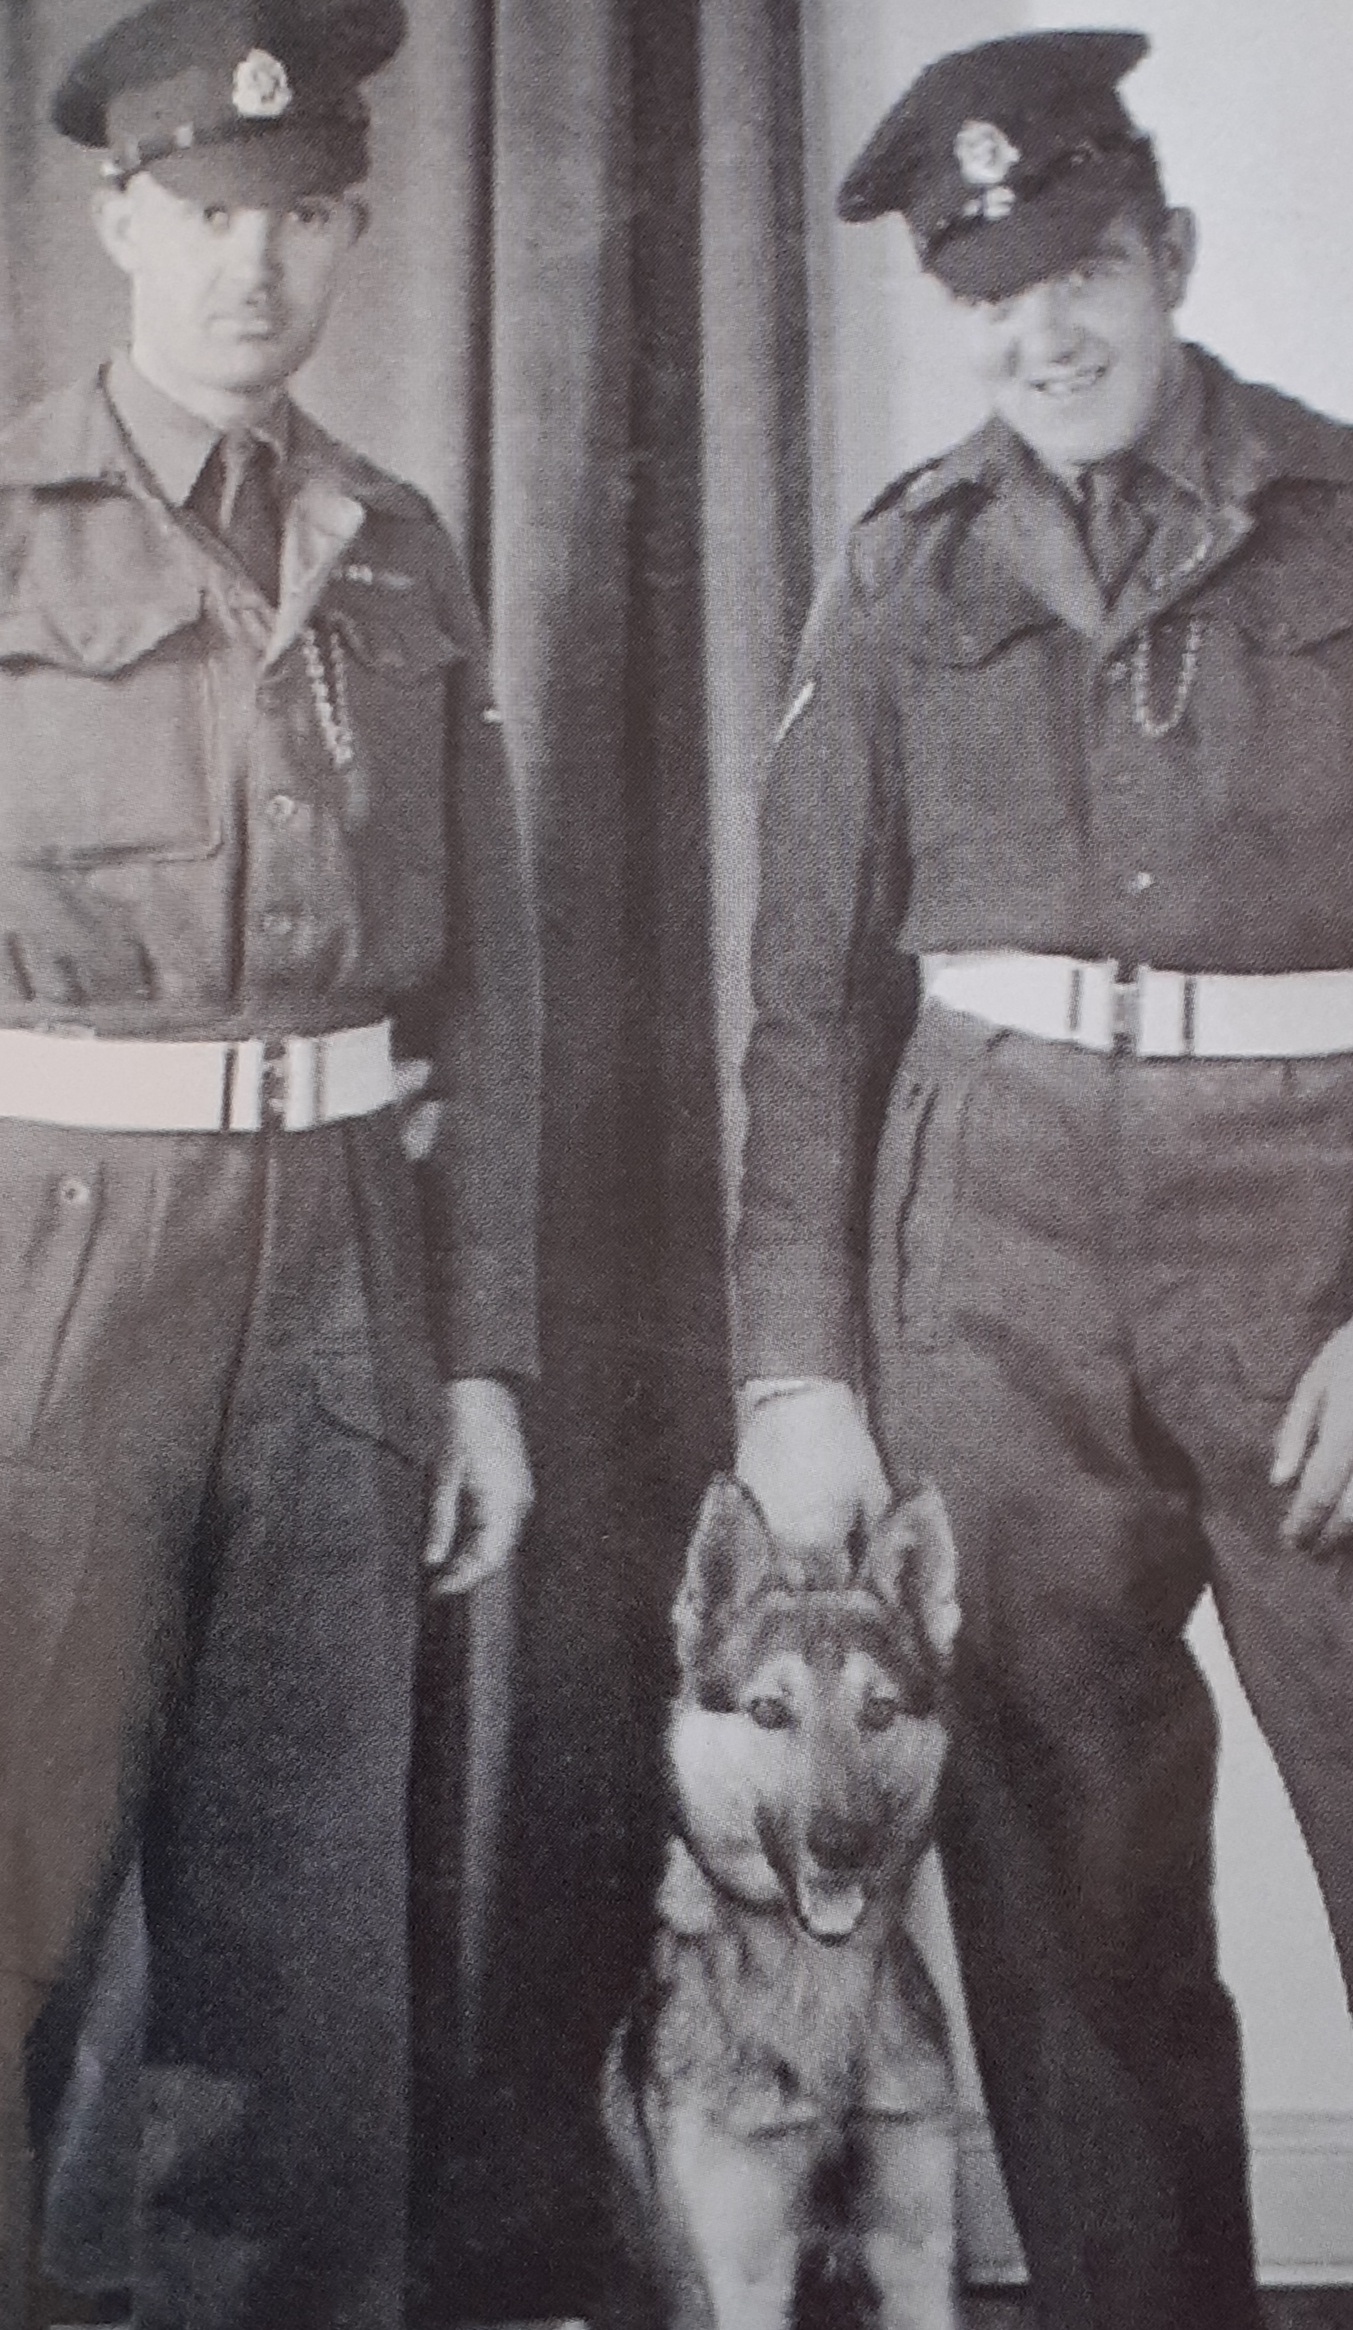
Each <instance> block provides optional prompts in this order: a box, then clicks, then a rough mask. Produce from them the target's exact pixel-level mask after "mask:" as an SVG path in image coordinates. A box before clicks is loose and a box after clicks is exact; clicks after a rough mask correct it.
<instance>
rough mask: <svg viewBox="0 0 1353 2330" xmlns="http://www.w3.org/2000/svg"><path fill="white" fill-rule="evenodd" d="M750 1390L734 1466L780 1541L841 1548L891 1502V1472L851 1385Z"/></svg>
mask: <svg viewBox="0 0 1353 2330" xmlns="http://www.w3.org/2000/svg"><path fill="white" fill-rule="evenodd" d="M757 1391H758V1387H757V1386H755V1385H753V1386H751V1387H749V1392H750V1397H749V1408H750V1413H749V1414H748V1417H747V1421H746V1423H745V1425H744V1427H743V1431H742V1435H741V1438H740V1440H739V1442H738V1454H737V1465H736V1471H737V1476H738V1479H739V1480H740V1481H741V1482H742V1483H743V1485H744V1486H745V1487H746V1488H749V1489H750V1490H751V1492H752V1495H753V1496H754V1497H755V1498H756V1501H757V1503H758V1505H759V1506H760V1507H761V1510H762V1512H763V1513H764V1514H765V1516H766V1519H767V1521H768V1523H769V1524H770V1527H771V1530H772V1531H773V1533H774V1535H775V1536H776V1537H778V1538H779V1539H780V1540H781V1542H782V1543H784V1544H786V1545H794V1546H801V1547H808V1546H832V1545H840V1544H842V1543H843V1542H844V1540H845V1539H846V1537H847V1536H848V1535H849V1534H850V1531H851V1529H852V1527H853V1526H854V1524H855V1523H856V1521H860V1520H863V1521H864V1522H866V1523H868V1522H870V1521H876V1520H877V1519H878V1517H879V1515H880V1514H881V1513H883V1512H884V1511H886V1509H887V1507H888V1504H889V1503H890V1501H891V1491H890V1490H889V1487H888V1479H887V1475H886V1474H885V1472H884V1470H883V1465H882V1463H881V1462H880V1459H879V1453H878V1450H877V1448H876V1447H875V1446H874V1443H873V1440H872V1439H871V1437H870V1434H869V1428H868V1426H867V1424H866V1423H865V1420H864V1417H863V1415H862V1414H861V1411H860V1404H859V1401H858V1400H857V1399H856V1397H855V1394H854V1392H853V1391H852V1390H851V1388H850V1385H849V1384H846V1383H830V1382H828V1381H827V1380H826V1379H825V1378H822V1379H815V1380H814V1381H812V1382H808V1383H804V1384H800V1385H797V1386H796V1387H795V1388H794V1389H792V1390H785V1391H776V1392H771V1393H770V1394H769V1396H765V1395H764V1394H763V1396H762V1397H760V1398H758V1397H757V1396H756V1395H757Z"/></svg>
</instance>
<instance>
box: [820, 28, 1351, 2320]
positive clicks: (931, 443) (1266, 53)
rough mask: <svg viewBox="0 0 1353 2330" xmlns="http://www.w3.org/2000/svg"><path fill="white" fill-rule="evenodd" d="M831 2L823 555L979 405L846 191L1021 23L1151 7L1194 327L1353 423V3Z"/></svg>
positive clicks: (1274, 1932)
mask: <svg viewBox="0 0 1353 2330" xmlns="http://www.w3.org/2000/svg"><path fill="white" fill-rule="evenodd" d="M808 19H809V30H808V40H809V57H810V68H811V69H810V83H811V88H812V92H813V100H814V101H813V105H812V108H811V111H810V122H811V126H812V130H813V139H812V151H811V154H810V163H809V172H810V195H811V203H810V214H811V216H812V217H813V218H814V219H815V220H816V221H817V244H816V248H815V252H814V257H813V274H812V282H813V292H814V323H815V333H814V340H815V351H816V353H815V379H814V416H815V429H816V451H817V457H818V458H817V469H818V488H817V507H816V509H815V524H816V530H817V538H818V548H819V553H820V555H825V554H826V552H827V551H828V550H829V548H830V546H831V544H832V542H833V541H834V540H835V539H836V537H837V535H838V534H839V531H840V529H841V526H842V525H843V524H844V523H845V522H846V521H847V520H848V518H849V517H850V516H851V515H852V514H853V513H854V512H855V511H857V510H858V509H859V508H861V507H862V506H863V505H864V503H865V502H867V501H868V500H869V499H870V498H871V496H872V495H873V494H874V493H875V492H876V491H877V490H878V488H879V487H880V486H881V485H882V484H883V483H884V482H885V480H886V479H887V478H889V477H891V476H893V475H895V474H896V472H897V471H898V470H899V469H901V468H903V467H905V466H907V465H908V464H909V463H912V462H915V461H917V460H919V459H922V458H924V457H925V456H927V455H928V454H930V453H932V452H934V451H937V450H938V449H939V448H940V447H941V446H943V445H945V444H948V443H950V442H951V441H952V440H953V439H954V437H956V436H957V435H959V434H961V433H962V432H963V430H964V429H966V428H967V427H968V426H970V425H971V424H972V423H973V422H974V421H975V420H976V419H978V418H979V417H980V405H979V404H978V402H977V400H976V397H975V395H974V392H973V391H972V389H971V387H970V385H969V384H968V382H967V381H966V379H965V377H964V374H963V369H962V363H961V356H960V349H959V343H958V338H957V332H956V327H955V322H954V318H953V315H952V313H951V311H950V309H949V307H948V305H947V303H946V301H945V298H944V295H943V294H942V293H941V292H940V291H939V290H938V288H937V287H936V286H934V285H933V284H931V283H929V282H928V281H926V280H925V279H923V278H922V277H921V276H920V275H919V273H918V271H917V269H916V266H915V263H914V261H913V259H912V257H911V255H910V250H909V247H908V244H907V238H906V235H905V231H904V230H903V229H902V227H901V226H900V224H899V223H898V222H896V221H886V222H880V223H879V224H877V225H873V226H870V227H865V228H861V227H852V228H846V227H841V226H839V225H836V224H835V223H833V222H832V221H831V218H830V209H831V194H832V189H833V187H834V185H835V183H836V181H837V179H838V178H839V176H840V174H841V171H842V169H843V168H844V167H845V165H846V163H847V162H848V161H849V160H850V158H851V157H852V155H853V153H854V152H855V151H856V150H857V148H858V146H859V145H860V143H861V142H862V141H863V139H864V137H865V136H866V135H867V134H868V132H869V131H870V130H871V129H872V127H873V125H874V123H875V121H876V120H877V118H878V117H879V115H880V114H881V113H882V112H883V110H884V109H885V107H886V106H887V105H888V104H889V103H890V102H891V101H892V99H893V97H894V96H895V95H897V94H898V93H899V92H900V91H901V89H902V88H903V87H904V86H905V85H906V83H907V81H908V80H909V79H910V78H911V77H912V76H913V75H914V74H915V73H916V72H917V71H918V70H919V69H920V68H921V67H922V66H923V65H924V64H926V63H927V62H929V60H930V59H931V58H932V57H934V56H936V55H938V54H940V53H941V51H943V50H946V49H951V48H959V47H966V46H968V45H970V44H971V43H973V42H976V41H979V40H985V39H989V38H994V37H996V36H998V35H1000V34H1002V33H1007V32H1017V31H1022V30H1028V29H1032V28H1034V27H1036V26H1052V25H1075V24H1103V25H1110V26H1117V25H1120V24H1123V23H1130V24H1133V25H1138V26H1140V27H1141V29H1142V30H1144V31H1146V32H1147V33H1149V34H1150V35H1151V37H1152V41H1153V53H1152V55H1151V56H1150V57H1149V58H1148V59H1147V60H1146V62H1145V63H1144V64H1143V65H1142V66H1141V67H1140V68H1139V70H1138V71H1137V72H1136V74H1135V75H1134V76H1133V77H1132V80H1131V81H1130V83H1129V84H1128V85H1127V91H1126V94H1127V96H1128V98H1129V101H1130V103H1131V105H1132V107H1133V109H1134V111H1135V112H1136V114H1137V116H1138V118H1139V119H1140V120H1141V121H1142V122H1143V124H1144V125H1145V126H1146V127H1148V128H1149V129H1150V130H1151V131H1152V132H1153V133H1154V134H1155V136H1156V138H1157V140H1158V144H1159V148H1160V151H1161V156H1162V160H1163V163H1164V168H1165V176H1166V181H1167V185H1168V186H1169V188H1170V190H1171V192H1172V194H1173V195H1174V198H1175V199H1176V200H1178V201H1181V202H1187V203H1189V204H1191V205H1192V206H1194V207H1195V209H1196V210H1197V212H1198V214H1199V218H1200V226H1201V259H1200V265H1199V271H1198V275H1197V278H1196V281H1195V285H1194V288H1193V289H1192V290H1191V292H1190V295H1189V298H1188V302H1187V305H1186V309H1185V312H1184V316H1183V328H1184V330H1185V332H1186V334H1188V335H1189V336H1192V337H1196V338H1199V339H1201V340H1204V341H1206V342H1208V343H1209V344H1210V345H1212V346H1213V347H1215V348H1216V349H1217V351H1218V353H1219V354H1221V355H1223V356H1224V357H1225V358H1226V359H1227V360H1228V361H1229V362H1230V363H1232V364H1233V365H1234V366H1235V368H1236V369H1237V370H1238V371H1240V372H1242V373H1247V374H1250V375H1253V376H1255V377H1260V378H1267V379H1272V380H1274V381H1275V382H1276V383H1277V384H1278V385H1279V386H1281V387H1284V388H1287V389H1289V390H1293V391H1295V392H1296V393H1297V394H1299V395H1302V396H1305V397H1307V398H1308V399H1309V400H1310V401H1312V402H1314V403H1317V404H1320V405H1323V406H1325V407H1326V408H1327V409H1330V410H1332V411H1335V412H1339V413H1341V414H1343V415H1344V416H1345V417H1347V418H1350V419H1353V301H1350V299H1349V297H1348V290H1349V285H1348V283H1347V281H1346V280H1345V277H1346V276H1347V275H1348V272H1349V262H1348V260H1347V257H1346V238H1345V235H1344V232H1343V227H1344V221H1345V219H1346V217H1347V215H1348V209H1349V190H1348V163H1347V135H1346V125H1345V113H1346V104H1347V91H1348V89H1349V87H1350V86H1353V11H1350V10H1348V9H1345V8H1343V7H1338V6H1335V5H1332V4H1331V0H1286V4H1285V5H1284V7H1283V8H1281V9H1274V8H1273V7H1272V5H1271V0H1133V4H1132V5H1131V6H1130V7H1124V6H1122V5H1121V0H1065V4H1064V0H1043V4H1041V5H1040V4H1039V0H1023V4H1021V0H911V4H909V5H906V6H904V5H902V4H901V0H814V5H813V6H811V7H810V9H809V11H808ZM1195 1632H1196V1640H1197V1644H1198V1648H1199V1652H1200V1655H1201V1657H1202V1658H1203V1661H1204V1664H1205V1665H1206V1667H1207V1670H1208V1672H1209V1675H1210V1677H1211V1678H1212V1681H1213V1684H1214V1687H1215V1689H1216V1692H1217V1695H1218V1699H1219V1702H1220V1705H1221V1709H1222V1717H1223V1740H1224V1746H1223V1767H1222V1788H1221V1803H1220V1808H1219V1819H1218V1849H1219V1896H1220V1911H1221V1926H1222V1947H1223V1958H1224V1964H1225V1968H1226V1972H1227V1975H1228V1978H1229V1979H1230V1981H1231V1983H1232V1986H1233V1988H1234V1990H1235V1993H1236V1996H1237V1999H1238V2001H1239V2004H1240V2008H1241V2014H1242V2020H1243V2024H1244V2031H1245V2046H1246V2064H1247V2102H1248V2109H1249V2115H1250V2123H1251V2134H1252V2139H1253V2143H1254V2154H1255V2189H1256V2209H1257V2214H1258V2219H1259V2230H1260V2239H1261V2249H1262V2253H1263V2262H1264V2266H1265V2270H1266V2272H1267V2274H1268V2276H1269V2278H1270V2279H1286V2280H1296V2279H1323V2278H1344V2279H1348V2278H1353V2037H1350V2034H1349V2027H1348V2022H1347V2019H1346V2015H1345V2011H1344V2001H1343V1995H1342V1989H1341V1985H1340V1981H1339V1976H1338V1972H1337V1969H1336V1966H1335V1962H1334V1956H1333V1950H1332V1945H1331V1943H1330V1940H1329V1934H1328V1929H1327V1927H1326V1923H1325V1919H1324V1915H1323V1911H1322V1909H1321V1905H1320V1901H1319V1897H1318V1894H1317V1890H1316V1885H1315V1880H1314V1877H1313V1874H1312V1872H1311V1869H1310V1865H1309V1862H1308V1861H1307V1858H1306V1855H1305V1851H1304V1848H1303V1846H1302V1844H1301V1840H1300V1837H1299V1835H1298V1833H1297V1829H1296V1824H1295V1821H1294V1820H1293V1818H1292V1815H1291V1813H1290V1811H1289V1809H1288V1806H1287V1803H1286V1799H1285V1797H1284V1794H1283V1790H1282V1787H1281V1783H1280V1782H1279V1780H1278V1777H1277V1774H1276V1771H1275V1769H1274V1767H1273V1764H1272V1761H1271V1759H1270V1758H1269V1756H1268V1753H1267V1750H1266V1748H1265V1747H1264V1744H1263V1741H1262V1739H1261V1738H1260V1736H1259V1734H1258V1731H1257V1728H1256V1726H1255V1724H1254V1722H1253V1719H1252V1717H1251V1715H1250V1713H1249V1710H1248V1707H1247V1706H1246V1704H1245V1701H1244V1699H1243V1695H1242V1693H1241V1691H1240V1688H1239V1685H1238V1683H1237V1682H1236V1680H1235V1677H1234V1673H1233V1672H1232V1670H1231V1668H1230V1664H1229V1661H1228V1659H1227V1657H1226V1654H1225V1650H1224V1647H1223V1645H1222V1644H1221V1642H1220V1639H1219V1633H1218V1629H1217V1627H1216V1622H1215V1619H1214V1617H1213V1615H1212V1613H1211V1612H1210V1610H1206V1611H1204V1612H1203V1614H1202V1616H1201V1618H1200V1621H1199V1623H1198V1626H1197V1628H1196V1630H1195ZM969 2079H970V2082H971V2074H970V2073H969ZM968 2093H969V2100H970V2101H972V2100H974V2097H975V2091H974V2089H973V2087H972V2085H971V2083H970V2084H969V2089H968ZM969 2149H970V2162H969V2165H970V2169H971V2170H972V2171H973V2173H972V2176H971V2178H970V2215H971V2230H970V2238H971V2239H972V2241H973V2243H974V2245H975V2247H976V2250H977V2252H978V2254H979V2257H980V2258H981V2259H982V2261H983V2262H985V2263H987V2264H995V2265H997V2266H999V2265H1001V2264H1002V2263H1008V2262H1009V2261H1010V2257H1011V2251H1010V2248H1009V2236H1008V2233H1007V2232H1005V2231H1003V2230H1002V2228H1001V2225H1000V2221H999V2212H998V2210H997V2208H996V2206H995V2203H994V2201H993V2199H992V2196H991V2192H990V2190H989V2189H987V2179H986V2177H985V2173H984V2158H983V2155H982V2152H981V2147H980V2144H978V2145H976V2146H975V2147H974V2146H973V2145H971V2144H970V2147H969Z"/></svg>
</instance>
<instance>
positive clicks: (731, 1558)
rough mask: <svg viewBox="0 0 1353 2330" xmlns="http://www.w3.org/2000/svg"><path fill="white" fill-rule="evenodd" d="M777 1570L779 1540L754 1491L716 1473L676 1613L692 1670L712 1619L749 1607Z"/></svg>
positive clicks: (679, 1640)
mask: <svg viewBox="0 0 1353 2330" xmlns="http://www.w3.org/2000/svg"><path fill="white" fill-rule="evenodd" d="M775 1567H776V1552H775V1540H774V1538H773V1537H772V1536H771V1533H770V1530H769V1529H768V1527H767V1526H766V1520H765V1516H764V1514H763V1513H762V1511H761V1507H760V1506H759V1505H758V1503H757V1501H756V1499H755V1497H754V1496H753V1495H752V1493H751V1491H750V1489H745V1488H744V1487H743V1485H742V1483H741V1481H735V1480H734V1479H733V1478H732V1477H731V1475H730V1474H728V1473H716V1475H715V1477H714V1479H713V1480H712V1481H711V1482H710V1484H709V1487H708V1488H707V1489H706V1491H705V1501H704V1503H703V1504H702V1506H701V1507H700V1518H699V1520H698V1521H697V1522H696V1524H695V1534H694V1536H693V1537H692V1539H691V1542H690V1545H689V1547H688V1549H687V1553H686V1574H685V1577H684V1578H683V1579H682V1581H681V1585H680V1588H679V1589H678V1592H677V1598H676V1601H675V1603H674V1604H673V1607H672V1626H673V1630H674V1632H675V1635H676V1647H677V1656H678V1658H679V1659H680V1661H681V1664H682V1667H683V1669H686V1668H689V1667H690V1665H691V1663H692V1661H693V1660H694V1658H695V1655H696V1652H697V1650H698V1648H699V1644H700V1640H701V1637H702V1635H703V1633H704V1631H705V1628H706V1626H707V1625H708V1623H709V1619H710V1617H711V1615H712V1613H713V1612H714V1611H716V1610H718V1609H721V1608H723V1607H726V1606H730V1605H732V1604H733V1603H735V1602H744V1601H746V1599H747V1595H748V1591H749V1589H750V1588H751V1587H752V1586H753V1584H754V1583H755V1582H757V1581H759V1580H760V1579H761V1578H763V1577H765V1576H768V1575H769V1574H770V1573H771V1572H772V1571H773V1570H774V1569H775Z"/></svg>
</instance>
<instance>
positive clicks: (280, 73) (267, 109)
mask: <svg viewBox="0 0 1353 2330" xmlns="http://www.w3.org/2000/svg"><path fill="white" fill-rule="evenodd" d="M230 98H231V103H232V104H233V106H234V108H235V111H236V113H238V114H240V115H241V116H242V117H243V119H244V120H245V121H276V120H277V117H278V115H279V114H282V113H285V112H286V110H287V107H288V106H289V105H290V103H291V83H290V81H289V80H288V79H287V69H286V66H285V65H284V64H282V63H281V61H280V59H278V58H277V57H271V56H269V54H268V52H267V50H266V49H250V51H249V54H248V56H247V57H242V58H241V59H240V62H239V64H238V65H236V67H235V78H234V81H233V82H232V83H231V89H230Z"/></svg>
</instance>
